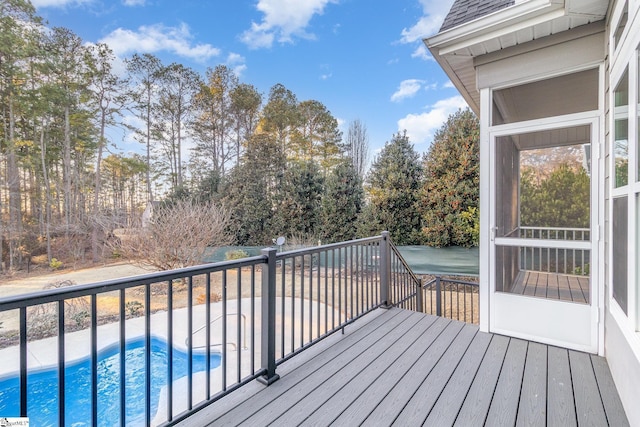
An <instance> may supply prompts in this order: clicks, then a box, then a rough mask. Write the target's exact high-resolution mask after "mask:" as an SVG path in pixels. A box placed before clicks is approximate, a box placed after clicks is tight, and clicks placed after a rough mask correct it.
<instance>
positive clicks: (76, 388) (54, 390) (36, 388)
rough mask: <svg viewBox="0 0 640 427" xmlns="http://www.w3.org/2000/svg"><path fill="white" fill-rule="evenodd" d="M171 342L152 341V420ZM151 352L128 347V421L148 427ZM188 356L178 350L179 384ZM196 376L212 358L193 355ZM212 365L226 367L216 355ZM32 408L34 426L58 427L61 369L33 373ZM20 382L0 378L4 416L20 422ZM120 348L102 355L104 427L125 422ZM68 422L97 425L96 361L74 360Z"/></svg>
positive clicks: (68, 373) (77, 426)
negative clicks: (147, 374)
mask: <svg viewBox="0 0 640 427" xmlns="http://www.w3.org/2000/svg"><path fill="white" fill-rule="evenodd" d="M167 353H168V352H167V343H166V342H165V341H164V340H162V339H158V338H155V337H154V338H152V339H151V417H152V418H153V416H154V415H155V413H156V410H157V407H158V397H159V396H160V389H161V388H162V387H163V386H165V385H166V384H167ZM144 355H145V348H144V338H142V337H141V338H138V339H135V340H132V341H129V342H127V345H126V355H125V360H126V363H125V366H126V385H125V393H126V408H125V410H126V422H127V425H144V419H145V413H144V411H145V408H144V402H145V361H144V359H145V358H144ZM187 361H188V355H187V353H185V352H182V351H180V350H176V349H174V350H173V380H174V381H175V380H177V379H178V378H181V377H184V376H186V374H187ZM192 363H193V365H192V366H193V372H194V373H195V372H199V371H204V370H205V369H206V364H205V363H206V355H205V354H204V353H195V352H194V354H193V359H192ZM210 364H211V365H210V366H211V368H212V369H213V368H215V367H217V366H220V354H219V353H212V354H211V356H210ZM27 384H28V388H29V392H28V397H27V404H28V408H29V409H28V416H29V421H30V425H31V426H32V427H40V426H57V425H58V371H57V368H50V369H45V370H39V371H33V372H30V373H29V375H28V377H27ZM19 390H20V386H19V378H18V376H17V374H16V375H14V376H11V377H5V378H3V379H0V416H2V417H17V416H19V415H20V409H19V400H20V399H19ZM119 393H120V348H119V346H113V347H110V348H107V349H105V350H102V351H101V352H100V353H99V354H98V423H99V424H98V425H100V426H105V427H106V426H109V427H110V426H116V425H119V422H120V398H119ZM65 422H66V424H67V425H70V426H74V427H81V426H89V425H91V361H90V359H89V358H86V359H82V360H79V361H74V362H72V363H70V364H67V366H66V368H65Z"/></svg>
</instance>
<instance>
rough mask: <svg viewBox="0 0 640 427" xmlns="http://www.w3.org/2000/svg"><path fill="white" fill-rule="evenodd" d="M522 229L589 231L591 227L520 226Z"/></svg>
mask: <svg viewBox="0 0 640 427" xmlns="http://www.w3.org/2000/svg"><path fill="white" fill-rule="evenodd" d="M518 228H519V229H520V230H550V231H589V230H590V229H589V228H576V227H529V226H520V227H518Z"/></svg>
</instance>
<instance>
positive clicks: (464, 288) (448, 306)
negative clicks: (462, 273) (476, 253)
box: [420, 276, 480, 324]
mask: <svg viewBox="0 0 640 427" xmlns="http://www.w3.org/2000/svg"><path fill="white" fill-rule="evenodd" d="M471 280H472V279H471ZM471 280H458V279H454V278H451V277H443V276H435V277H434V278H432V279H431V280H429V281H428V282H426V283H424V284H423V285H422V301H423V303H422V304H423V305H422V306H421V310H420V311H422V312H423V313H427V314H433V315H435V316H441V317H446V318H449V319H454V320H459V321H461V322H467V323H474V324H479V323H480V310H479V303H480V298H479V297H480V294H479V289H480V286H479V283H478V282H474V281H471Z"/></svg>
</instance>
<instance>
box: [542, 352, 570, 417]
mask: <svg viewBox="0 0 640 427" xmlns="http://www.w3.org/2000/svg"><path fill="white" fill-rule="evenodd" d="M548 356H549V361H551V362H552V363H549V372H548V374H547V375H548V378H547V394H548V396H547V397H548V406H547V409H548V412H547V425H549V426H558V427H560V426H567V427H572V426H576V425H577V420H576V406H575V401H574V399H573V384H572V382H571V371H570V369H569V353H568V351H567V350H565V349H563V348H558V347H549V353H548Z"/></svg>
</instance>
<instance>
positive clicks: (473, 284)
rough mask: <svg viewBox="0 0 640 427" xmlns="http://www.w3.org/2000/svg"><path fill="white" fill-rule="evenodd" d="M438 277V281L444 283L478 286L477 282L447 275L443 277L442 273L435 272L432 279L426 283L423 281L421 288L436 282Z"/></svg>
mask: <svg viewBox="0 0 640 427" xmlns="http://www.w3.org/2000/svg"><path fill="white" fill-rule="evenodd" d="M438 278H440V282H441V283H442V282H445V283H453V284H456V285H467V286H477V287H479V286H480V283H479V282H468V281H465V280H457V279H449V278H448V277H447V278H445V277H443V276H442V275H440V274H437V275H436V276H435V277H434V278H433V279H431V280H429V281H428V282H426V283H423V284H422V287H423V288H427V287H429V286H431V285H433V284H434V283H436V280H437V279H438Z"/></svg>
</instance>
